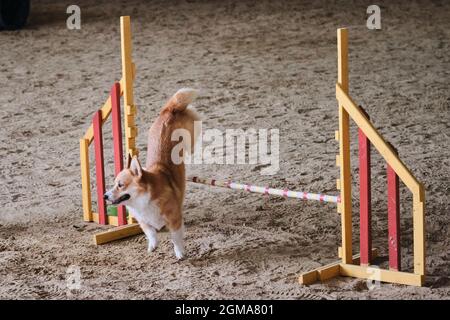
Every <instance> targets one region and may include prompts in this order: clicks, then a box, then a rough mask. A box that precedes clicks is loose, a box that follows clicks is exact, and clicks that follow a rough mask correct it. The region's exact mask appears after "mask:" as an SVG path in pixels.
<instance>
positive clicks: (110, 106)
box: [80, 16, 141, 244]
mask: <svg viewBox="0 0 450 320" xmlns="http://www.w3.org/2000/svg"><path fill="white" fill-rule="evenodd" d="M120 33H121V52H122V78H121V79H120V81H119V82H118V83H114V85H113V87H112V89H111V94H110V96H109V97H108V99H107V100H106V102H105V104H104V105H103V107H102V108H101V109H100V110H98V111H97V112H96V113H95V114H94V118H93V120H92V124H91V126H90V127H89V128H88V130H87V131H86V133H85V135H84V136H83V137H82V138H81V139H80V164H81V185H82V197H83V219H84V221H88V222H97V223H99V224H103V225H113V226H126V228H123V227H119V228H117V229H116V228H115V229H112V230H111V231H112V233H114V234H115V237H116V238H117V239H119V238H120V235H123V236H124V237H125V236H129V235H132V234H138V233H139V232H141V230H140V228H139V226H138V225H137V224H136V223H135V221H134V219H133V218H132V217H131V216H130V217H128V219H127V216H126V209H125V207H124V206H120V207H119V208H118V209H117V217H116V216H108V215H107V210H106V203H105V201H104V200H103V194H104V193H105V176H104V175H105V174H104V159H103V134H102V126H103V124H104V123H105V122H106V120H107V119H108V117H109V116H110V115H112V126H113V130H112V131H113V141H114V163H115V166H114V169H115V170H114V172H115V174H117V173H118V172H120V171H121V170H122V169H123V150H122V122H121V111H120V97H121V96H123V98H124V127H125V148H126V154H129V155H136V154H138V150H137V149H136V145H135V138H136V135H137V128H136V126H135V114H136V107H135V105H134V99H133V80H134V78H135V74H136V68H135V65H134V63H133V61H132V59H131V24H130V17H128V16H125V17H120ZM92 142H94V149H95V172H96V182H97V183H96V185H97V211H98V212H94V211H93V210H92V201H91V183H90V171H89V146H90V145H91V144H92ZM124 233H125V235H124ZM106 239H108V237H106ZM94 240H95V242H96V243H97V244H99V243H102V241H105V236H104V235H103V233H101V234H99V235H95V236H94Z"/></svg>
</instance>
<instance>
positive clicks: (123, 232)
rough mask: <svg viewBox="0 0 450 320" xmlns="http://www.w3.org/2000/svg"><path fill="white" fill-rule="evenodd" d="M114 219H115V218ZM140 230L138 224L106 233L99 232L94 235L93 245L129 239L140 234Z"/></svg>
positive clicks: (113, 229)
mask: <svg viewBox="0 0 450 320" xmlns="http://www.w3.org/2000/svg"><path fill="white" fill-rule="evenodd" d="M115 218H116V217H115ZM142 232H143V231H142V229H141V227H140V226H139V224H137V223H134V224H127V225H124V226H120V227H116V228H112V229H110V230H108V231H104V232H100V233H97V234H95V235H94V243H95V244H96V245H100V244H104V243H108V242H111V241H115V240H119V239H123V238H127V237H131V236H134V235H137V234H140V233H142Z"/></svg>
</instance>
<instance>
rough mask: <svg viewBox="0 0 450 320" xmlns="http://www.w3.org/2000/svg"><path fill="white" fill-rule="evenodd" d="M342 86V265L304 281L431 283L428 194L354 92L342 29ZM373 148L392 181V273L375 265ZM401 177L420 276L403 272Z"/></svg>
mask: <svg viewBox="0 0 450 320" xmlns="http://www.w3.org/2000/svg"><path fill="white" fill-rule="evenodd" d="M337 39H338V83H337V84H336V98H337V100H338V104H339V131H336V135H335V137H336V140H338V141H339V155H338V156H337V165H338V166H339V168H340V179H338V180H337V187H338V189H339V190H340V192H341V195H340V199H341V202H340V204H338V206H337V209H338V212H339V213H340V214H341V226H342V246H341V247H340V248H339V250H338V255H339V257H340V258H341V259H342V260H341V261H339V262H335V263H332V264H329V265H327V266H324V267H321V268H318V269H315V270H312V271H310V272H306V273H303V274H302V275H301V276H300V278H299V282H300V283H302V284H311V283H313V282H315V281H317V280H321V281H324V280H327V279H330V278H333V277H336V276H339V275H341V276H351V277H357V278H366V279H372V280H378V281H382V282H392V283H399V284H407V285H416V286H422V285H423V284H424V282H425V192H424V188H423V186H422V184H421V183H420V182H418V181H417V180H416V178H415V177H414V176H413V175H412V174H411V172H410V171H409V170H408V168H407V167H406V166H405V165H404V164H403V162H402V161H401V160H400V159H399V157H398V156H397V152H396V151H395V150H394V149H393V148H392V147H391V146H390V145H389V143H387V142H386V141H385V140H384V139H383V138H382V136H381V135H380V134H379V132H378V131H377V130H376V129H375V128H374V126H373V125H372V123H371V122H370V120H369V117H368V116H367V115H366V114H365V112H364V111H363V110H362V109H361V108H360V107H359V106H358V105H356V104H355V103H354V102H353V100H352V99H351V98H350V96H349V93H348V89H349V88H348V87H349V85H348V32H347V29H338V31H337ZM350 118H351V119H353V121H354V122H355V123H356V125H357V126H358V128H359V134H358V138H359V139H358V140H359V165H360V224H361V232H360V254H359V255H355V256H354V255H353V250H352V198H351V172H350V132H349V131H350V130H349V125H350V123H349V122H350V121H349V120H350ZM371 144H372V145H373V146H374V147H375V149H376V150H378V152H379V153H380V154H381V156H382V157H383V158H384V160H385V161H386V162H387V179H388V226H389V228H388V229H389V230H388V233H389V238H388V242H389V268H390V269H389V270H384V269H379V268H374V267H371V266H370V262H371V261H372V259H373V258H374V257H373V254H374V253H375V254H376V250H373V249H372V248H371V247H372V245H371V232H370V230H371V229H370V216H371V208H370V200H371V195H370V146H371ZM399 178H400V180H401V181H403V183H404V184H405V185H406V186H407V187H408V189H409V190H410V191H411V192H412V194H413V228H414V272H413V273H408V272H401V271H400V270H401V265H400V231H399Z"/></svg>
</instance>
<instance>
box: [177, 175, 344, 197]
mask: <svg viewBox="0 0 450 320" xmlns="http://www.w3.org/2000/svg"><path fill="white" fill-rule="evenodd" d="M186 180H187V181H189V182H194V183H199V184H205V185H209V186H215V187H222V188H228V189H234V190H244V191H248V192H254V193H262V194H271V195H276V196H282V197H287V198H297V199H303V200H316V201H320V202H332V203H340V202H341V199H340V197H339V196H329V195H326V194H320V193H309V192H302V191H291V190H287V189H284V190H282V189H274V188H269V187H258V186H254V185H250V184H241V183H236V182H232V181H219V180H214V179H205V178H200V177H188V178H187V179H186Z"/></svg>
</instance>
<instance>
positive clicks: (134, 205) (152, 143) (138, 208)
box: [104, 88, 199, 259]
mask: <svg viewBox="0 0 450 320" xmlns="http://www.w3.org/2000/svg"><path fill="white" fill-rule="evenodd" d="M196 96H197V91H195V90H193V89H187V88H185V89H180V90H179V91H178V92H177V93H176V94H175V95H174V96H173V97H172V98H170V99H169V101H168V102H167V103H166V105H165V106H164V107H163V108H162V110H161V112H160V114H159V116H158V118H157V119H156V120H155V122H154V123H153V125H152V126H151V128H150V130H149V134H148V148H147V163H146V165H145V168H142V167H141V164H140V163H139V160H138V158H137V157H136V156H135V157H133V158H132V159H131V162H129V165H128V168H126V169H124V170H122V171H121V172H120V173H119V174H118V175H117V177H116V179H115V181H114V187H113V188H112V189H111V190H109V191H108V192H106V193H105V196H104V198H105V200H108V201H110V202H111V203H112V204H114V205H119V204H120V205H126V206H127V208H128V210H129V212H130V213H131V215H132V216H133V217H134V218H135V219H136V220H137V221H138V222H139V225H140V226H141V228H142V230H143V231H144V233H145V235H146V237H147V239H148V251H149V252H151V251H153V250H155V249H156V247H157V245H158V238H157V234H156V231H157V230H160V229H161V228H162V227H163V226H165V225H166V226H167V227H168V228H169V230H170V232H171V236H172V242H173V245H174V250H175V256H176V257H177V259H182V258H183V257H184V254H185V249H184V240H183V236H184V224H183V215H182V207H183V201H184V193H185V188H186V177H185V166H184V162H181V163H180V164H175V163H174V162H173V159H172V158H171V154H172V149H173V147H174V146H175V145H176V144H178V143H179V141H172V132H173V131H174V130H176V129H185V130H188V131H189V133H190V137H191V141H190V143H189V144H186V145H187V146H190V147H191V149H188V151H190V152H192V151H193V147H194V144H195V138H196V137H195V136H194V121H196V120H199V116H198V115H197V114H196V113H195V111H193V110H192V109H188V108H187V107H188V105H189V104H190V103H191V102H192V101H193V100H194V99H195V98H196ZM185 150H186V149H185Z"/></svg>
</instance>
